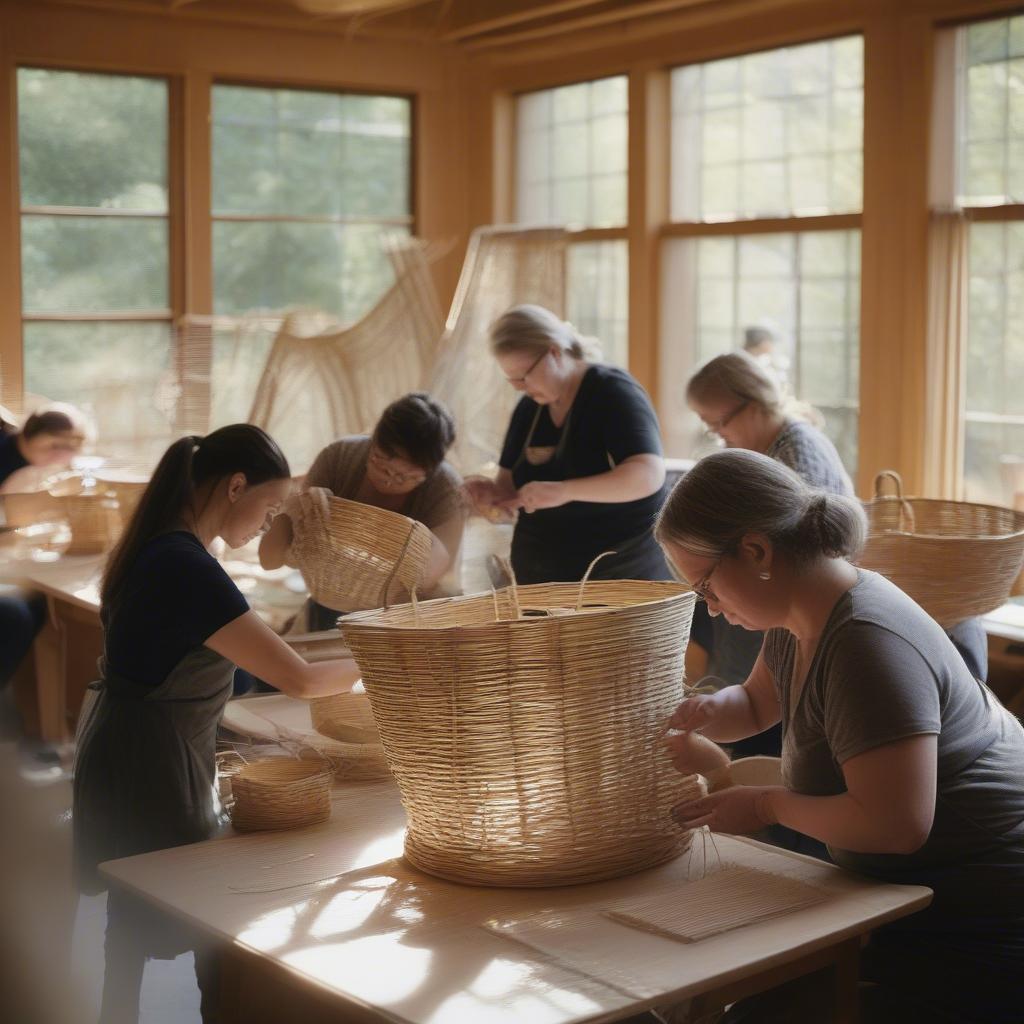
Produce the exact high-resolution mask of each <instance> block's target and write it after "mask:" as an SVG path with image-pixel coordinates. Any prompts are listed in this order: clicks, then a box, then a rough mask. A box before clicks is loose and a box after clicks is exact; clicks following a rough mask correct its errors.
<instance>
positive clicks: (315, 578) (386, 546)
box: [291, 488, 433, 612]
mask: <svg viewBox="0 0 1024 1024" xmlns="http://www.w3.org/2000/svg"><path fill="white" fill-rule="evenodd" d="M299 503H300V504H299V509H300V514H299V515H298V516H297V517H296V518H295V519H294V520H293V523H292V526H293V530H294V534H295V539H294V540H293V542H292V547H291V553H292V561H293V563H294V564H295V566H296V567H297V568H298V569H299V571H300V572H301V573H302V577H303V579H304V580H305V581H306V586H307V587H308V588H309V592H310V594H311V595H312V596H313V599H314V600H315V601H318V602H319V603H320V604H322V605H326V606H327V607H328V608H336V609H338V611H342V612H349V611H357V610H360V609H366V608H380V607H383V606H385V605H387V604H388V603H389V600H390V601H393V600H396V599H397V595H399V594H400V593H402V591H403V589H404V592H405V593H408V592H410V591H411V590H412V589H413V587H415V586H416V584H417V583H418V582H419V581H420V579H421V577H422V576H423V572H424V570H425V569H426V566H427V563H428V561H429V560H430V552H431V547H432V544H433V537H432V535H431V533H430V530H429V529H428V528H427V527H426V526H424V525H423V523H418V522H416V521H415V520H414V519H409V518H408V517H407V516H403V515H400V514H399V513H397V512H391V511H388V510H387V509H382V508H376V507H375V506H373V505H364V504H362V503H361V502H358V501H349V500H347V499H346V498H336V497H335V496H334V495H332V494H331V493H330V491H327V490H324V489H323V488H311V489H310V490H309V491H306V492H304V493H303V494H301V495H300V496H299Z"/></svg>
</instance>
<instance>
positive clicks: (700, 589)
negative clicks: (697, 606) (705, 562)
mask: <svg viewBox="0 0 1024 1024" xmlns="http://www.w3.org/2000/svg"><path fill="white" fill-rule="evenodd" d="M723 557H724V555H719V556H718V557H717V558H716V559H715V562H714V565H712V566H711V568H710V569H708V571H707V572H706V573H704V575H703V576H702V577H701V579H700V580H699V581H698V582H697V583H694V585H693V592H694V593H695V594H696V595H697V597H698V599H699V600H701V601H715V602H716V603H717V601H718V595H717V594H716V593H715V592H714V591H713V590H712V589H711V587H710V585H709V584H710V583H711V577H712V576H713V575H714V572H715V570H716V569H717V568H718V566H719V563H720V562H721V561H722V558H723Z"/></svg>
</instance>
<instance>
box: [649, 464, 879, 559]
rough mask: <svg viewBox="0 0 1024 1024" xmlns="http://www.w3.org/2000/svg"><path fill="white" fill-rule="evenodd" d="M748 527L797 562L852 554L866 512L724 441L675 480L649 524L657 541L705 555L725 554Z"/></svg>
mask: <svg viewBox="0 0 1024 1024" xmlns="http://www.w3.org/2000/svg"><path fill="white" fill-rule="evenodd" d="M748 533H762V534H764V535H765V536H766V537H768V539H769V540H770V541H771V542H772V544H773V545H774V546H775V547H776V548H778V549H779V550H781V551H783V552H785V553H786V554H787V555H788V556H789V557H790V558H791V559H792V561H793V562H794V564H796V565H798V566H799V565H805V564H807V563H808V562H813V561H815V560H816V559H817V558H820V557H826V558H851V557H853V556H855V555H856V554H857V553H858V552H859V551H860V549H861V548H862V547H863V546H864V539H865V537H866V534H867V519H866V517H865V515H864V510H863V508H862V507H861V505H860V502H858V501H857V500H856V499H854V498H848V497H846V496H845V495H841V494H831V493H829V492H828V491H821V490H818V489H817V488H814V487H810V486H808V485H807V484H806V483H804V481H803V480H802V479H801V478H800V477H799V476H797V474H796V473H794V472H793V470H791V469H790V468H789V467H788V466H784V465H783V464H782V463H781V462H777V461H776V460H775V459H772V458H769V457H768V456H767V455H762V454H761V453H760V452H752V451H748V450H747V449H745V448H726V449H724V450H723V451H720V452H715V453H714V454H712V455H708V456H706V457H705V458H703V459H701V460H700V461H699V462H698V463H697V465H696V466H694V467H693V469H691V470H690V471H689V472H688V473H687V474H686V475H685V476H684V477H683V478H682V479H681V480H680V481H679V483H678V484H676V486H675V487H674V488H673V490H672V493H671V494H670V495H669V498H668V501H666V502H665V505H664V507H663V508H662V510H661V514H660V515H659V517H658V522H657V524H656V525H655V527H654V536H655V538H656V539H657V540H658V542H659V543H660V544H665V543H671V544H678V545H679V546H680V547H681V548H684V549H685V550H686V551H690V552H692V553H693V554H695V555H701V556H706V557H708V558H717V557H720V556H721V555H726V554H730V553H731V552H732V551H733V550H735V548H736V546H737V545H738V544H739V542H740V541H741V540H742V539H743V537H744V535H746V534H748Z"/></svg>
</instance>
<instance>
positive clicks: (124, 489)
mask: <svg viewBox="0 0 1024 1024" xmlns="http://www.w3.org/2000/svg"><path fill="white" fill-rule="evenodd" d="M96 480H97V485H98V487H99V488H100V489H101V490H102V491H104V492H106V493H107V494H108V495H110V496H111V497H114V498H116V499H117V505H118V511H119V514H120V518H121V523H122V525H123V526H127V525H128V523H129V521H130V520H131V518H132V516H133V515H134V514H135V509H136V508H138V506H139V501H140V500H141V499H142V495H143V494H145V492H146V488H147V487H148V486H149V482H148V481H146V480H140V479H138V478H137V477H132V476H129V475H128V474H124V475H123V476H122V475H120V474H117V475H115V474H114V472H113V471H109V475H103V476H98V477H97V478H96Z"/></svg>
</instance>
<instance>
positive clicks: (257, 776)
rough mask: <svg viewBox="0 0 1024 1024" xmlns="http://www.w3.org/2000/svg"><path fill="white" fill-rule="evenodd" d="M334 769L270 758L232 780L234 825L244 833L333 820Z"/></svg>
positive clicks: (321, 762) (316, 763) (321, 764)
mask: <svg viewBox="0 0 1024 1024" xmlns="http://www.w3.org/2000/svg"><path fill="white" fill-rule="evenodd" d="M333 778H334V769H333V767H332V766H331V765H329V764H328V763H327V762H326V761H324V760H316V761H304V760H299V759H293V758H288V757H268V758H265V759H264V760H261V761H253V762H251V763H250V764H247V765H246V766H245V767H244V768H242V769H241V770H240V771H238V772H236V773H235V774H234V775H233V777H232V779H231V795H232V797H233V798H234V804H233V806H232V808H231V823H232V824H233V825H234V826H235V828H237V829H239V830H241V831H243V832H255V831H258V830H261V829H284V828H301V827H302V826H304V825H315V824H316V823H317V822H320V821H326V820H327V819H328V818H329V817H330V816H331V783H332V780H333Z"/></svg>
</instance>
